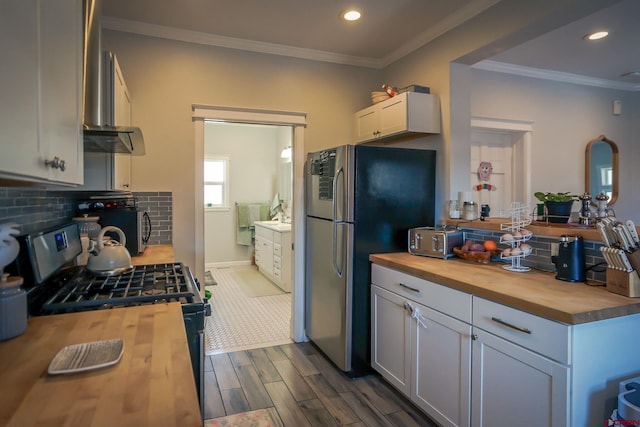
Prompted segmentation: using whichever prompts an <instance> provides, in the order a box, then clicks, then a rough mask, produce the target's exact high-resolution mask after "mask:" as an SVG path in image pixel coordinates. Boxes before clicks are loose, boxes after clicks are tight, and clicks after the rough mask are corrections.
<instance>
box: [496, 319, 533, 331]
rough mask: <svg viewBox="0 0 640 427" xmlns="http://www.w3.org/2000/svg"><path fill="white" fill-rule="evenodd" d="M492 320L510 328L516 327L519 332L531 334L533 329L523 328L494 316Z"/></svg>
mask: <svg viewBox="0 0 640 427" xmlns="http://www.w3.org/2000/svg"><path fill="white" fill-rule="evenodd" d="M491 320H493V321H494V322H496V323H500V324H501V325H503V326H506V327H508V328H511V329H515V330H516V331H518V332H523V333H525V334H531V330H530V329H527V328H523V327H522V326H516V325H512V324H511V323H509V322H505V321H504V320H502V319H498V318H497V317H492V318H491Z"/></svg>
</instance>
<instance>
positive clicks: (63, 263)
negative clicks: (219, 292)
mask: <svg viewBox="0 0 640 427" xmlns="http://www.w3.org/2000/svg"><path fill="white" fill-rule="evenodd" d="M18 241H19V242H20V253H19V255H18V258H17V260H16V261H15V262H14V263H13V264H12V265H10V266H7V268H6V271H7V272H9V273H11V274H12V275H13V276H21V277H22V278H23V279H24V285H23V288H24V289H25V290H26V292H27V304H28V313H29V316H47V315H53V314H64V313H71V312H77V311H89V310H105V309H116V308H122V307H130V306H137V305H143V304H160V303H167V302H179V303H180V305H181V307H182V317H183V320H184V326H185V332H186V336H187V343H188V346H189V354H190V358H191V364H192V367H193V374H194V379H195V382H196V387H197V391H198V397H199V399H200V409H201V411H202V413H203V414H204V411H203V410H204V406H203V405H204V318H205V316H207V315H210V306H209V304H208V302H207V300H206V299H203V298H202V296H201V295H200V287H199V283H198V281H197V280H196V279H195V278H194V276H193V274H192V273H191V270H190V269H189V267H187V266H185V265H183V264H182V263H180V262H172V263H165V264H146V265H137V266H134V267H133V270H130V271H128V272H126V273H123V274H118V275H111V276H106V277H104V276H102V277H100V276H97V275H95V274H93V273H92V272H91V271H89V270H88V269H86V268H84V267H83V266H74V265H73V264H74V262H75V259H76V257H77V256H78V255H79V254H80V252H81V251H82V247H81V243H80V235H79V231H78V225H77V224H76V223H71V224H66V225H62V226H59V227H56V228H53V229H49V230H45V231H43V232H39V233H34V234H31V235H26V236H19V237H18Z"/></svg>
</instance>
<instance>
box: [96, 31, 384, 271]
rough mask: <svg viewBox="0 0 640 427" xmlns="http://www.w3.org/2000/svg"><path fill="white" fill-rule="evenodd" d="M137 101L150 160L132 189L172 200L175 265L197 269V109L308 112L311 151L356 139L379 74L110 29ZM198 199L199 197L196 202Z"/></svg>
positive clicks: (135, 163) (143, 161)
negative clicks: (357, 119) (356, 121)
mask: <svg viewBox="0 0 640 427" xmlns="http://www.w3.org/2000/svg"><path fill="white" fill-rule="evenodd" d="M103 47H104V48H105V49H108V50H112V51H113V52H115V53H116V54H117V56H118V61H119V63H120V66H121V68H122V72H123V74H124V77H125V79H126V82H127V87H128V88H129V91H130V93H131V97H132V121H133V123H134V124H135V125H136V126H139V127H140V128H141V129H142V131H143V133H144V136H145V146H146V155H145V156H140V157H135V158H133V159H132V168H133V177H132V181H133V183H134V188H133V190H134V191H144V192H146V191H169V192H171V193H172V194H173V200H174V211H173V219H174V221H173V226H174V237H173V245H174V252H175V256H176V259H178V260H180V261H182V262H184V263H185V264H187V265H196V262H195V259H196V256H197V257H200V259H204V253H199V254H196V253H195V246H194V243H193V242H194V239H195V224H194V218H195V217H196V215H195V209H196V194H195V191H194V188H195V172H194V170H195V166H196V158H195V146H194V140H195V138H194V124H193V121H192V118H191V116H192V109H191V107H192V104H205V105H221V106H231V107H244V108H255V109H268V110H277V111H295V112H303V113H306V114H307V128H306V130H305V147H304V149H305V151H315V150H317V149H321V148H327V147H330V146H333V145H340V144H344V143H347V142H349V141H351V139H352V131H353V125H352V123H353V113H354V112H355V111H356V110H358V109H360V108H363V107H365V106H367V105H369V103H370V92H371V91H372V90H377V88H378V87H379V85H380V84H381V83H382V81H381V79H380V76H381V74H382V73H381V71H379V70H371V69H365V68H360V67H353V66H344V65H336V64H327V63H321V62H314V61H307V60H300V59H294V58H287V57H280V56H274V55H266V54H256V53H249V52H243V51H238V50H232V49H224V48H217V47H211V46H204V45H199V44H193V43H184V42H178V41H172V40H166V39H159V38H153V37H147V36H140V35H135V34H129V33H122V32H116V31H109V30H107V31H104V38H103ZM198 197H199V196H198Z"/></svg>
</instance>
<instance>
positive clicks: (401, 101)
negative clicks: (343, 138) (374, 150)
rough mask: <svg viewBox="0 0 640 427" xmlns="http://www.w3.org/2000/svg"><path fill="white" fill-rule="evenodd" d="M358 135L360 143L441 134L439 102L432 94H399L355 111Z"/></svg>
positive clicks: (356, 137) (356, 136)
mask: <svg viewBox="0 0 640 427" xmlns="http://www.w3.org/2000/svg"><path fill="white" fill-rule="evenodd" d="M355 133H356V135H355V142H357V143H358V142H367V141H373V140H376V139H387V138H392V137H399V136H402V135H405V134H409V133H440V99H439V98H438V96H437V95H432V94H429V93H419V92H403V93H400V94H398V95H396V96H394V97H392V98H389V99H387V100H386V101H382V102H380V103H378V104H375V105H372V106H371V107H368V108H365V109H364V110H360V111H358V112H356V114H355Z"/></svg>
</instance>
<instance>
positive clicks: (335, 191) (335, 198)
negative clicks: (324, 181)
mask: <svg viewBox="0 0 640 427" xmlns="http://www.w3.org/2000/svg"><path fill="white" fill-rule="evenodd" d="M340 175H342V181H343V185H342V187H343V188H342V206H341V208H342V213H343V215H344V194H345V192H344V170H343V169H342V167H341V168H340V169H338V171H337V172H336V175H335V177H334V178H333V222H336V221H342V219H340V220H339V219H338V178H339V177H340Z"/></svg>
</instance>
